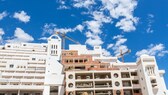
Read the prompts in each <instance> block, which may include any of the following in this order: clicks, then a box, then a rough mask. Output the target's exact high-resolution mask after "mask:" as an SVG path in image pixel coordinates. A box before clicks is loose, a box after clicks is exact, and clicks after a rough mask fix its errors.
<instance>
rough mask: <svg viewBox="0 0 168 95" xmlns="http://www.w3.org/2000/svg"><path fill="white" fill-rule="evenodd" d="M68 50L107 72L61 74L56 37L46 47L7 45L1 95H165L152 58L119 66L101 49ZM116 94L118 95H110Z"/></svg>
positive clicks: (0, 62)
mask: <svg viewBox="0 0 168 95" xmlns="http://www.w3.org/2000/svg"><path fill="white" fill-rule="evenodd" d="M69 50H70V51H73V50H75V51H78V55H91V56H92V60H93V61H99V62H100V63H101V62H102V64H103V63H104V64H106V65H108V66H106V68H107V69H108V70H84V69H83V70H79V69H80V68H77V69H78V71H75V70H74V71H66V72H64V71H63V65H62V64H61V63H60V62H61V61H62V60H61V59H62V58H61V54H62V50H61V39H60V37H58V36H57V35H52V36H51V37H50V38H48V43H45V44H43V43H42V44H36V43H13V44H6V45H4V46H0V95H64V94H66V95H72V94H73V95H80V93H81V92H87V91H88V92H89V95H100V94H101V95H168V91H167V89H166V86H165V82H164V78H163V74H164V73H165V71H164V70H159V69H158V66H157V63H156V60H155V57H153V56H147V55H143V56H141V57H140V58H139V59H138V61H137V62H133V63H122V62H120V61H119V60H118V59H117V57H106V56H104V55H103V52H102V48H101V47H100V46H95V47H94V49H93V50H88V49H87V48H86V46H85V45H70V46H69ZM75 64H76V63H75ZM109 68H118V69H113V70H112V69H111V70H110V69H109ZM64 73H65V74H66V75H65V77H64ZM71 75H72V76H71ZM99 75H100V76H101V77H100V76H99ZM116 75H117V77H116ZM102 76H103V77H102ZM65 83H66V84H65ZM118 83H119V85H116V84H118ZM86 84H87V85H86ZM64 85H65V87H64ZM117 91H120V94H112V93H116V92H117ZM69 92H70V94H68V93H69ZM71 92H73V93H71ZM129 93H132V94H129Z"/></svg>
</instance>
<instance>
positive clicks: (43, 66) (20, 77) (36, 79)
mask: <svg viewBox="0 0 168 95" xmlns="http://www.w3.org/2000/svg"><path fill="white" fill-rule="evenodd" d="M60 55H61V39H60V38H59V37H58V36H57V35H53V36H51V37H50V38H48V43H46V44H35V43H12V44H6V45H4V46H0V95H63V93H64V86H63V81H64V75H63V74H62V73H63V71H62V68H63V65H62V64H61V63H60Z"/></svg>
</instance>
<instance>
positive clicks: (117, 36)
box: [113, 35, 124, 39]
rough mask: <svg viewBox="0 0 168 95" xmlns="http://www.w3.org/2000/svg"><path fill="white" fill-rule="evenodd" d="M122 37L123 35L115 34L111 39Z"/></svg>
mask: <svg viewBox="0 0 168 95" xmlns="http://www.w3.org/2000/svg"><path fill="white" fill-rule="evenodd" d="M122 37H124V36H123V35H116V36H114V37H113V39H120V38H122Z"/></svg>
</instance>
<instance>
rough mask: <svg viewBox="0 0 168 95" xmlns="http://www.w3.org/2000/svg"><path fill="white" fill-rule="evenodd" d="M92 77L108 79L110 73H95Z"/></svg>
mask: <svg viewBox="0 0 168 95" xmlns="http://www.w3.org/2000/svg"><path fill="white" fill-rule="evenodd" d="M94 78H95V79H110V78H111V74H110V73H95V74H94Z"/></svg>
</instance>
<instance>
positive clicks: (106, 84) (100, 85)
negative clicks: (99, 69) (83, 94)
mask: <svg viewBox="0 0 168 95" xmlns="http://www.w3.org/2000/svg"><path fill="white" fill-rule="evenodd" d="M108 87H111V82H105V81H103V82H102V81H101V82H99V81H97V82H95V88H108Z"/></svg>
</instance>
